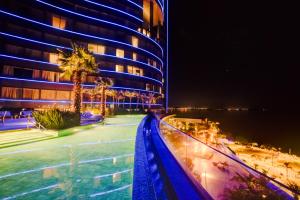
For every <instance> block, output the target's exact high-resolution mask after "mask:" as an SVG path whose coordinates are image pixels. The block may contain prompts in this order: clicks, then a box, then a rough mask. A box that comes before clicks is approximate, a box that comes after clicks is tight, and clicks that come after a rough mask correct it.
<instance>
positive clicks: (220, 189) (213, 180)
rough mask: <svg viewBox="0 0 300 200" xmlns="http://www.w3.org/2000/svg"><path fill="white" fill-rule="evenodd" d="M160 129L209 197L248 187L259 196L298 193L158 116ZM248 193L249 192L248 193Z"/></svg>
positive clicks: (284, 196) (237, 192) (244, 191)
mask: <svg viewBox="0 0 300 200" xmlns="http://www.w3.org/2000/svg"><path fill="white" fill-rule="evenodd" d="M159 133H160V137H161V139H162V140H163V141H164V143H165V145H166V146H167V147H168V148H169V150H170V151H171V152H172V154H173V155H174V157H175V159H176V160H177V162H178V163H179V164H180V166H181V167H182V168H183V169H184V172H185V173H186V174H187V175H188V176H189V178H190V179H191V180H192V182H193V183H194V184H195V185H196V186H201V188H204V189H205V190H206V191H207V192H208V194H209V195H210V196H211V198H212V199H230V195H240V197H246V196H247V195H249V194H247V192H249V191H251V190H252V191H259V192H260V193H257V194H252V195H257V197H259V196H260V195H261V196H260V197H261V199H263V198H265V197H266V196H272V195H274V196H276V197H280V199H294V198H293V195H296V194H298V191H294V190H292V189H291V188H289V187H288V186H286V185H284V184H282V183H280V182H278V181H277V180H274V179H272V178H271V177H268V176H267V175H265V174H263V173H261V172H259V171H257V170H255V169H253V168H251V167H250V166H248V165H246V164H245V163H244V162H242V161H241V160H239V159H238V158H237V157H236V156H234V154H227V153H224V152H223V151H220V150H218V149H216V148H214V147H212V146H209V145H207V144H206V143H204V142H202V141H201V140H199V139H197V138H194V137H193V136H190V135H188V134H186V133H184V132H182V131H180V130H178V129H176V128H175V127H173V126H171V125H170V124H168V123H167V122H166V121H165V120H163V119H162V120H160V123H159ZM250 195H251V194H250Z"/></svg>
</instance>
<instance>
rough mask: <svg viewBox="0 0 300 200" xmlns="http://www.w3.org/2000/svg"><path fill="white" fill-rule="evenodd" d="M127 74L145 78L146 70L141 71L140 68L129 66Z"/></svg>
mask: <svg viewBox="0 0 300 200" xmlns="http://www.w3.org/2000/svg"><path fill="white" fill-rule="evenodd" d="M127 72H128V73H129V74H134V75H137V76H143V75H144V70H143V69H140V68H138V67H133V66H127Z"/></svg>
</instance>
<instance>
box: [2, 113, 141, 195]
mask: <svg viewBox="0 0 300 200" xmlns="http://www.w3.org/2000/svg"><path fill="white" fill-rule="evenodd" d="M142 118H143V116H142V115H126V116H116V117H113V118H108V119H107V120H106V124H105V125H89V127H88V128H87V127H78V129H82V130H81V131H79V132H77V133H75V134H73V135H71V136H66V137H61V138H56V139H50V140H45V141H41V142H36V143H31V144H26V145H20V146H15V147H9V148H5V149H0V199H131V192H132V177H133V162H134V160H133V154H134V142H135V134H136V129H137V126H138V124H139V122H140V121H141V119H142Z"/></svg>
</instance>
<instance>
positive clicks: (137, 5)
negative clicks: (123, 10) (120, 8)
mask: <svg viewBox="0 0 300 200" xmlns="http://www.w3.org/2000/svg"><path fill="white" fill-rule="evenodd" d="M127 1H128V2H129V3H131V4H132V5H135V6H136V7H138V8H140V9H142V10H143V7H142V6H140V5H139V4H137V3H135V2H133V1H131V0H127Z"/></svg>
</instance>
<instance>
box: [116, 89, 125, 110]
mask: <svg viewBox="0 0 300 200" xmlns="http://www.w3.org/2000/svg"><path fill="white" fill-rule="evenodd" d="M123 93H124V92H123V91H117V93H116V100H117V105H118V108H119V106H120V100H121V99H123V98H124V94H123Z"/></svg>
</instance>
